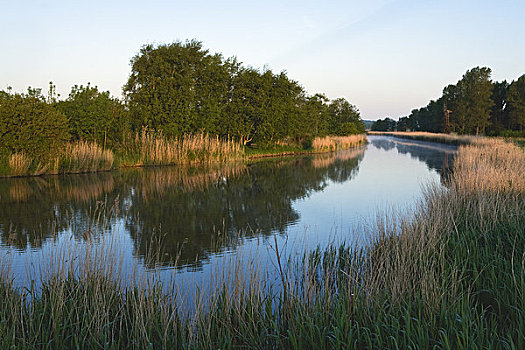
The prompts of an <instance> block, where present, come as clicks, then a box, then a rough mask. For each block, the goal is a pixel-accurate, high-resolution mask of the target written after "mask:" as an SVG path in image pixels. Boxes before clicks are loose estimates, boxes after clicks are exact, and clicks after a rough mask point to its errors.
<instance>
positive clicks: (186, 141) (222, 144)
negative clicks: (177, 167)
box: [124, 129, 244, 166]
mask: <svg viewBox="0 0 525 350" xmlns="http://www.w3.org/2000/svg"><path fill="white" fill-rule="evenodd" d="M243 154H244V148H243V147H242V145H241V143H240V142H236V141H235V140H234V139H233V138H230V137H228V138H225V139H221V138H219V136H210V135H208V134H195V135H193V134H189V135H184V136H183V137H180V138H168V137H166V136H165V135H164V134H163V133H162V132H154V131H150V130H148V129H143V130H142V132H140V133H137V134H136V135H135V137H133V138H132V139H131V140H128V141H126V144H125V146H124V157H127V158H131V159H134V160H135V163H134V164H127V163H126V162H125V165H135V166H141V165H174V164H188V163H210V162H215V161H226V160H234V159H241V158H242V157H243Z"/></svg>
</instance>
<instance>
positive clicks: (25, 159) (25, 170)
mask: <svg viewBox="0 0 525 350" xmlns="http://www.w3.org/2000/svg"><path fill="white" fill-rule="evenodd" d="M32 162H33V160H32V159H31V158H30V157H29V156H28V155H27V154H25V153H22V152H20V153H13V154H11V157H9V168H10V170H11V175H13V176H20V175H28V174H29V168H30V167H31V164H32Z"/></svg>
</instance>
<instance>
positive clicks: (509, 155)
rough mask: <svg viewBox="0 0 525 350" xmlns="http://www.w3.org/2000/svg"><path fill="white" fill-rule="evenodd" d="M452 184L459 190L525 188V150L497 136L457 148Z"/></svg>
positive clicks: (476, 190) (511, 190) (502, 190)
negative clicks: (496, 137)
mask: <svg viewBox="0 0 525 350" xmlns="http://www.w3.org/2000/svg"><path fill="white" fill-rule="evenodd" d="M457 157H458V161H456V163H455V167H454V179H455V181H454V185H455V186H456V188H457V190H458V191H460V192H467V193H472V192H489V191H490V192H514V193H519V192H525V153H524V152H523V150H522V149H520V148H519V147H517V146H515V145H513V144H511V143H507V142H505V141H503V140H499V139H482V140H479V141H477V142H476V143H475V144H474V145H472V146H465V147H461V148H460V149H459V150H458V156H457Z"/></svg>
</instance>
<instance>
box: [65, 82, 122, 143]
mask: <svg viewBox="0 0 525 350" xmlns="http://www.w3.org/2000/svg"><path fill="white" fill-rule="evenodd" d="M57 109H58V110H59V111H61V112H62V113H64V114H65V115H66V116H67V117H68V121H69V126H70V129H71V135H72V138H73V140H84V141H96V142H99V143H101V144H104V145H105V144H106V143H107V141H108V139H109V140H110V141H114V142H118V141H121V138H122V135H123V133H125V132H126V131H127V127H128V122H127V120H126V112H125V110H124V106H123V105H122V103H121V102H120V101H119V100H118V99H115V98H112V97H110V95H109V91H105V92H100V91H98V88H97V87H96V86H95V87H92V86H91V85H90V84H89V83H88V84H87V86H83V85H80V86H78V85H75V86H73V87H72V88H71V93H70V94H69V97H68V98H67V99H66V100H65V101H60V102H58V103H57Z"/></svg>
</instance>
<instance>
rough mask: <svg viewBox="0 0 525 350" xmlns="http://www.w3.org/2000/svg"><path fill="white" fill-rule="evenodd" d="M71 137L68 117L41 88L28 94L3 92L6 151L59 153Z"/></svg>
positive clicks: (0, 135)
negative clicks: (48, 99) (56, 107)
mask: <svg viewBox="0 0 525 350" xmlns="http://www.w3.org/2000/svg"><path fill="white" fill-rule="evenodd" d="M69 138H70V134H69V128H68V124H67V118H66V116H65V115H64V114H62V113H61V112H59V111H57V110H56V109H55V108H54V107H53V106H52V105H50V104H48V103H47V102H46V99H45V98H44V97H43V96H42V94H41V89H32V88H29V89H28V92H27V94H19V93H14V94H13V93H11V92H10V91H9V90H8V91H7V92H2V93H1V94H0V139H1V140H2V144H1V145H0V147H1V149H2V152H3V153H6V152H7V153H14V152H27V153H31V154H32V155H35V156H39V157H48V156H51V155H53V154H54V153H56V151H57V150H58V149H59V148H60V147H62V146H63V144H64V142H66V141H68V140H69Z"/></svg>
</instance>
